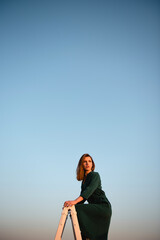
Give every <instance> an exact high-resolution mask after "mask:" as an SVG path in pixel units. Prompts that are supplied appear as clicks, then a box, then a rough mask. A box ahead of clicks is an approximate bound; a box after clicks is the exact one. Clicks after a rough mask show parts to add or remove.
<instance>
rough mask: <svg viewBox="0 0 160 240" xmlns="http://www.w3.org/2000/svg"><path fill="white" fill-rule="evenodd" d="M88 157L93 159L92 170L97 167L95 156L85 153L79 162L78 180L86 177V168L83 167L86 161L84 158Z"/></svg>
mask: <svg viewBox="0 0 160 240" xmlns="http://www.w3.org/2000/svg"><path fill="white" fill-rule="evenodd" d="M86 157H90V158H91V160H92V171H94V169H95V163H94V161H93V158H92V157H91V156H90V155H89V154H88V153H85V154H83V155H82V157H81V158H80V160H79V162H78V166H77V170H76V172H77V180H78V181H81V180H83V179H84V174H85V171H84V168H83V162H84V159H85V158H86Z"/></svg>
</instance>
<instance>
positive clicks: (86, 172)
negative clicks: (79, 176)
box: [84, 170, 92, 176]
mask: <svg viewBox="0 0 160 240" xmlns="http://www.w3.org/2000/svg"><path fill="white" fill-rule="evenodd" d="M90 172H92V170H90V171H85V174H84V175H85V176H87V175H88V173H90Z"/></svg>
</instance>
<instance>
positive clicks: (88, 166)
mask: <svg viewBox="0 0 160 240" xmlns="http://www.w3.org/2000/svg"><path fill="white" fill-rule="evenodd" d="M82 165H83V168H84V170H85V172H87V173H89V172H91V171H92V166H93V163H92V159H91V158H90V157H85V159H84V160H83V163H82Z"/></svg>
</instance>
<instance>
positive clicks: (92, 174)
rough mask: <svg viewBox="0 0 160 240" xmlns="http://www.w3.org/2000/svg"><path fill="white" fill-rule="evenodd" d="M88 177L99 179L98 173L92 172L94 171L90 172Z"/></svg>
mask: <svg viewBox="0 0 160 240" xmlns="http://www.w3.org/2000/svg"><path fill="white" fill-rule="evenodd" d="M89 175H90V176H92V177H100V175H99V173H98V172H94V171H92V172H90V174H89Z"/></svg>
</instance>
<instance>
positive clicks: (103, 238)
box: [75, 172, 112, 240]
mask: <svg viewBox="0 0 160 240" xmlns="http://www.w3.org/2000/svg"><path fill="white" fill-rule="evenodd" d="M80 196H82V197H83V199H84V200H83V201H81V202H79V203H78V204H76V205H75V207H76V211H77V217H78V222H79V225H80V230H81V234H82V239H85V238H89V239H91V240H107V239H108V230H109V225H110V219H111V215H112V208H111V204H110V202H109V200H108V199H107V197H106V195H105V193H104V191H103V190H102V187H101V179H100V176H99V174H98V172H90V173H89V174H88V175H87V177H86V180H85V182H82V185H81V193H80ZM86 200H87V201H88V203H89V204H83V203H84V202H85V201H86Z"/></svg>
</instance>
